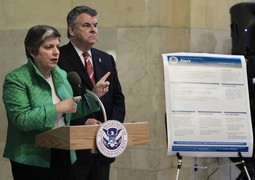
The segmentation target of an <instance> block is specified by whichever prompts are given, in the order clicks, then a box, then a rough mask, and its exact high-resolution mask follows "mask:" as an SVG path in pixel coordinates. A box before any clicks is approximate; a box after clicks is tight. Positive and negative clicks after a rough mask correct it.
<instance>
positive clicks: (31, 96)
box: [2, 60, 99, 167]
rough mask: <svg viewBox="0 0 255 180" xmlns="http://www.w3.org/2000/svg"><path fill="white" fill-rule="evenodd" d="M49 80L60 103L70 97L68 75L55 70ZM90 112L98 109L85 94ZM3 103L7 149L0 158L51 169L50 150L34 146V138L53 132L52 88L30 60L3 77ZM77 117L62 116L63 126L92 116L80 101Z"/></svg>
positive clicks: (54, 109)
mask: <svg viewBox="0 0 255 180" xmlns="http://www.w3.org/2000/svg"><path fill="white" fill-rule="evenodd" d="M51 75H52V78H53V82H54V86H55V90H56V93H57V95H58V96H59V98H60V99H61V100H64V99H67V98H71V97H73V92H72V88H71V86H70V84H69V83H68V81H67V73H66V72H65V71H63V70H61V69H60V68H59V67H58V66H57V67H56V68H55V69H53V70H52V73H51ZM85 96H87V98H88V99H89V100H88V102H89V104H90V106H91V107H92V111H98V110H99V106H98V105H97V103H96V102H95V101H94V99H93V97H92V96H91V95H90V94H85ZM2 98H3V102H4V105H5V109H6V114H7V119H8V130H7V139H6V146H5V149H4V154H3V156H4V157H5V158H8V159H10V160H13V161H15V162H18V163H22V164H26V165H32V166H39V167H50V155H51V150H50V149H48V148H42V147H38V146H36V145H35V136H36V135H37V134H39V133H41V132H44V131H47V130H50V129H52V128H54V126H55V121H56V117H57V113H56V107H55V105H54V104H53V103H52V96H51V87H50V85H49V84H48V82H47V81H46V80H45V79H44V77H43V76H42V74H41V73H40V71H39V70H38V69H37V68H36V67H35V66H34V64H33V62H32V60H28V63H27V64H24V65H23V66H21V67H19V68H17V69H15V70H13V71H12V72H10V73H9V74H7V75H6V77H5V81H4V84H3V96H2ZM77 103H78V109H77V112H76V113H73V114H70V113H67V114H65V123H66V125H70V120H71V119H76V118H78V117H81V116H84V115H87V114H89V113H91V112H90V111H89V109H88V107H87V106H86V105H85V103H83V101H79V102H77ZM70 156H71V161H72V163H73V162H75V160H76V155H75V152H74V151H70Z"/></svg>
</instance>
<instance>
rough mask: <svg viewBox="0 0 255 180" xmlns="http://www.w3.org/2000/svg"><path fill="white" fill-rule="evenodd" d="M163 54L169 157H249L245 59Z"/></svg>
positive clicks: (249, 126) (249, 141) (197, 54)
mask: <svg viewBox="0 0 255 180" xmlns="http://www.w3.org/2000/svg"><path fill="white" fill-rule="evenodd" d="M162 57H163V64H164V81H165V82H164V83H165V99H166V114H167V132H168V156H171V155H175V154H176V153H180V155H182V156H190V157H237V156H238V153H239V152H240V153H241V154H242V156H244V157H250V156H252V151H253V132H252V124H251V115H250V104H249V93H248V83H247V72H246V62H245V58H244V57H243V56H236V55H220V54H204V53H170V54H162Z"/></svg>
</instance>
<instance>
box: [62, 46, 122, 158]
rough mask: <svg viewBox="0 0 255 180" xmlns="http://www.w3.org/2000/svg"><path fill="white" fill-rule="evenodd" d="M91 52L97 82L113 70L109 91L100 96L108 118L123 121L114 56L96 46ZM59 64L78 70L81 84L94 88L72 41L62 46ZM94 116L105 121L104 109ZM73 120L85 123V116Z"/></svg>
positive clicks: (67, 69)
mask: <svg viewBox="0 0 255 180" xmlns="http://www.w3.org/2000/svg"><path fill="white" fill-rule="evenodd" d="M91 54H92V61H93V67H94V76H95V80H96V82H97V81H99V80H100V79H101V78H102V77H103V76H104V75H105V74H106V73H107V72H111V74H110V76H109V77H108V78H107V81H109V82H110V86H109V91H108V92H107V93H106V94H105V95H104V96H102V97H101V98H100V100H101V101H102V103H103V105H104V107H105V111H106V115H107V119H108V120H118V121H120V122H123V121H124V117H125V100H124V95H123V93H122V88H121V85H120V82H119V78H118V74H117V69H116V64H115V61H114V58H113V56H111V55H109V54H107V53H105V52H103V51H100V50H98V49H95V48H92V49H91ZM58 65H59V66H60V68H62V69H64V70H65V71H66V72H67V73H69V72H71V71H76V72H77V73H78V74H79V76H80V78H81V86H82V87H83V88H87V89H89V90H92V89H93V85H92V82H91V80H90V78H89V76H88V74H87V72H86V69H85V67H84V65H83V63H82V62H81V59H80V57H79V55H78V53H77V52H76V50H75V49H74V47H73V45H72V43H71V42H69V43H68V44H66V45H64V46H62V47H61V48H60V57H59V63H58ZM74 92H75V89H74ZM76 95H77V93H76ZM93 116H94V117H95V118H96V119H98V120H100V121H101V122H104V118H103V113H102V111H100V112H97V113H94V115H93ZM73 122H75V123H76V124H75V125H77V124H80V125H84V123H85V121H84V118H83V119H80V120H77V121H73ZM104 159H105V158H104ZM112 161H113V159H112V160H108V161H107V162H112Z"/></svg>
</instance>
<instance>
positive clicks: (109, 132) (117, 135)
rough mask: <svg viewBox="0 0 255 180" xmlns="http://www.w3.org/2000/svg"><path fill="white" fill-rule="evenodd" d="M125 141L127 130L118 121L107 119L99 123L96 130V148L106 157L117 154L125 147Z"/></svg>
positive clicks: (126, 141)
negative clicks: (99, 125)
mask: <svg viewBox="0 0 255 180" xmlns="http://www.w3.org/2000/svg"><path fill="white" fill-rule="evenodd" d="M127 143H128V134H127V130H126V128H125V127H124V126H123V124H122V123H121V122H119V121H116V120H108V121H106V122H104V123H103V124H102V125H101V127H100V128H99V130H98V132H97V137H96V144H97V148H98V150H99V151H100V152H101V153H102V154H103V155H104V156H106V157H109V158H113V157H117V156H119V155H120V154H121V153H122V152H123V151H124V150H125V149H126V147H127Z"/></svg>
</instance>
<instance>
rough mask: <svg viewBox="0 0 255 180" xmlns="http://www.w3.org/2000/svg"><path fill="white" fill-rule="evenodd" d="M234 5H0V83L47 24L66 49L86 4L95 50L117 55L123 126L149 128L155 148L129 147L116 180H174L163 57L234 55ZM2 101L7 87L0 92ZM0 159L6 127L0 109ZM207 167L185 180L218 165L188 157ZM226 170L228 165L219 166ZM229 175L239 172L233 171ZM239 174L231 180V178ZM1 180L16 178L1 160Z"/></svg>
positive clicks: (200, 0)
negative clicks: (76, 11) (95, 17)
mask: <svg viewBox="0 0 255 180" xmlns="http://www.w3.org/2000/svg"><path fill="white" fill-rule="evenodd" d="M239 2H241V1H237V0H224V1H223V0H213V1H212V0H181V1H180V0H139V1H138V0H129V1H126V0H107V1H105V0H98V1H94V0H87V1H84V0H83V1H81V0H69V1H68V0H65V1H61V3H60V1H52V0H44V1H35V0H22V1H21V0H19V1H16V0H15V1H14V0H0V4H1V5H0V54H1V56H0V62H1V65H0V84H3V78H4V76H5V74H6V73H7V72H9V71H10V70H12V69H13V68H15V67H18V66H20V65H21V64H23V63H25V62H26V58H25V53H24V47H23V40H24V36H25V34H26V31H27V29H28V28H30V27H31V26H33V25H35V24H50V25H53V26H55V27H56V28H58V29H59V30H60V31H61V33H62V36H63V38H62V43H66V42H67V39H66V37H65V36H66V22H65V17H66V15H67V13H68V11H69V10H70V9H71V8H73V7H74V6H76V5H80V4H84V3H85V4H86V5H89V6H92V7H94V8H95V9H97V10H98V12H99V31H100V36H99V42H98V43H97V45H96V47H98V48H100V49H102V50H105V51H107V52H110V53H112V54H113V55H114V56H115V58H116V61H117V68H118V72H119V76H120V81H121V83H122V86H123V91H124V94H125V97H126V105H127V116H126V122H131V121H148V122H149V124H150V144H148V145H144V146H136V147H133V148H128V149H126V151H125V152H124V154H122V155H121V156H120V157H118V158H117V161H116V162H115V163H114V164H113V165H112V169H111V180H119V179H122V180H131V179H132V180H143V179H146V180H169V179H175V176H176V164H177V161H176V157H167V156H166V151H167V143H166V132H165V119H164V118H165V104H164V102H165V101H164V87H163V65H162V59H161V54H162V53H170V52H179V51H187V52H208V53H223V54H230V51H231V39H230V14H229V8H230V7H231V6H232V5H234V4H236V3H239ZM0 93H1V94H2V86H1V88H0ZM0 116H1V117H2V118H1V120H0V123H1V126H0V153H2V151H3V148H4V144H5V137H6V127H7V120H6V115H5V110H4V107H3V103H0ZM194 161H198V163H209V164H210V165H212V166H211V167H210V166H209V168H208V169H207V170H199V171H198V173H194V171H193V169H192V168H187V167H186V168H183V169H182V170H181V173H180V177H179V179H180V180H183V179H193V177H195V176H198V177H199V178H200V179H205V177H207V175H208V174H209V173H211V172H212V171H213V170H214V169H215V166H214V165H215V164H217V161H216V159H214V158H201V159H194V158H185V159H184V161H183V163H185V164H188V165H192V164H194ZM220 162H221V163H224V162H226V163H229V161H228V159H224V158H223V159H220ZM230 169H231V168H227V169H226V168H225V169H224V168H222V169H220V170H219V171H217V173H216V174H215V175H214V176H213V177H212V178H211V179H227V178H229V176H230V174H229V172H230ZM231 170H232V175H231V176H235V175H236V173H238V171H237V170H236V169H235V168H233V167H232V169H231ZM233 174H234V175H233ZM0 177H1V178H0V179H5V180H9V179H11V172H10V166H9V161H8V160H6V159H4V158H0Z"/></svg>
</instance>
